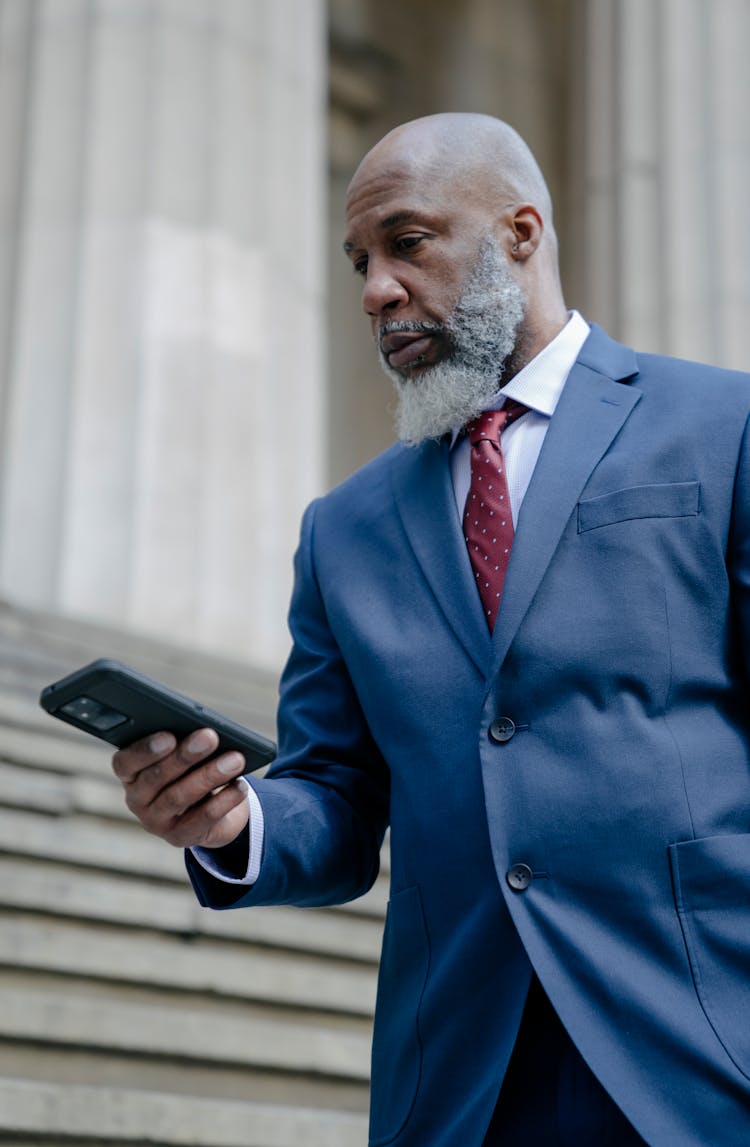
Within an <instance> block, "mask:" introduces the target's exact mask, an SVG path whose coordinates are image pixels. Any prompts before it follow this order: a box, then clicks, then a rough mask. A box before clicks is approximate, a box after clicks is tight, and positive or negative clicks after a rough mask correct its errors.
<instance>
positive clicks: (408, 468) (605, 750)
mask: <svg viewBox="0 0 750 1147" xmlns="http://www.w3.org/2000/svg"><path fill="white" fill-rule="evenodd" d="M748 414H750V378H749V377H748V376H745V375H741V374H734V373H730V372H726V371H720V370H716V369H713V368H710V367H705V366H698V365H696V364H693V363H685V362H679V361H677V360H674V359H666V358H661V357H656V356H651V355H638V356H636V355H635V354H634V352H633V351H631V350H629V349H626V348H624V347H622V346H620V345H618V344H616V343H614V342H612V341H611V340H610V339H609V338H608V337H607V336H606V335H605V334H604V333H603V332H602V331H601V330H598V329H596V328H594V329H593V331H592V333H591V335H590V337H589V339H588V340H587V342H586V343H585V345H584V347H583V349H582V351H581V354H580V356H579V358H578V361H577V363H576V364H575V366H574V367H573V370H572V372H571V374H570V376H569V378H568V380H567V382H566V385H565V389H564V391H563V394H562V397H561V399H560V403H559V405H558V408H557V410H556V412H555V414H554V416H553V418H552V422H551V425H550V428H549V431H548V434H547V437H546V439H545V442H544V446H543V448H542V452H541V455H540V458H539V462H538V464H537V467H536V469H535V472H534V475H533V478H532V481H531V484H530V486H529V489H528V492H527V494H526V497H525V500H524V503H523V506H522V508H521V513H520V517H519V521H518V527H517V531H516V538H515V542H514V546H513V551H512V555H511V563H510V568H509V571H508V576H507V580H506V583H505V592H504V597H503V602H502V607H501V611H500V615H499V619H498V622H497V626H496V629H495V633H494V636H493V637H492V638H491V637H490V635H489V634H488V631H487V628H486V626H485V622H484V619H483V615H482V609H481V605H480V602H479V598H478V595H477V592H476V588H475V586H474V582H473V576H472V573H471V569H470V565H469V562H468V558H467V555H466V550H465V546H464V542H463V538H462V535H461V529H460V524H459V520H458V515H457V513H456V507H455V502H454V500H453V492H452V487H451V479H450V472H449V463H448V448H447V445H446V444H445V443H444V442H441V443H436V442H432V443H428V444H426V445H423V446H421V447H419V448H416V449H413V448H406V447H403V446H396V447H394V448H392V449H391V450H389V451H387V452H386V453H385V454H384V455H382V456H381V457H379V458H377V459H376V460H375V461H374V462H372V463H370V464H369V465H368V466H366V467H365V468H364V469H363V470H361V471H360V472H358V473H357V474H355V475H354V476H353V477H352V478H350V479H349V480H348V481H346V482H345V483H344V484H343V485H341V486H340V487H338V488H337V489H335V490H333V491H332V492H331V493H330V494H328V495H327V496H326V497H324V498H322V499H320V500H319V501H318V502H316V503H314V504H313V505H312V506H311V507H310V509H309V510H308V512H307V514H306V516H305V520H304V524H303V529H302V540H301V544H300V547H299V551H298V554H297V559H296V573H297V576H296V588H295V591H294V597H293V602H292V607H291V615H290V619H291V628H292V633H293V638H294V648H293V652H292V654H291V658H290V661H289V664H288V666H287V669H286V671H285V674H284V678H283V682H282V690H281V704H280V711H279V744H280V755H279V758H278V761H277V763H276V765H275V766H274V768H273V770H272V772H271V774H270V775H269V777H268V778H267V779H264V780H261V781H258V782H257V784H256V787H257V791H258V794H259V796H260V800H261V803H262V805H263V809H264V814H265V818H266V825H267V833H266V844H265V853H264V858H263V865H262V870H261V874H260V878H259V880H258V882H257V883H256V884H255V885H254V886H253V887H252V888H251V889H248V890H247V891H246V893H245V894H244V895H242V896H241V897H240V898H239V899H238V900H236V901H235V906H243V905H252V904H278V903H290V904H301V905H314V904H330V903H333V902H336V901H342V900H346V899H348V898H352V897H355V896H359V895H360V894H361V893H363V892H364V891H365V890H366V889H367V888H368V887H369V886H370V884H371V882H372V881H373V879H374V878H375V875H376V872H377V869H378V850H379V847H380V843H381V840H382V837H383V833H384V830H385V828H386V825H387V824H388V823H389V824H390V827H391V865H392V878H391V885H392V890H391V900H390V904H389V909H388V917H387V924H386V932H385V939H384V948H383V958H382V963H381V972H380V983H379V990H378V1002H377V1010H376V1022H375V1038H374V1051H373V1078H372V1116H371V1143H372V1144H386V1143H388V1144H390V1143H393V1144H394V1145H396V1147H427V1145H429V1147H454V1145H455V1144H456V1143H459V1142H462V1143H466V1144H479V1143H481V1141H482V1138H483V1135H484V1130H485V1128H486V1126H487V1124H488V1122H489V1119H490V1116H491V1113H492V1109H493V1106H494V1103H495V1099H496V1096H497V1093H498V1090H499V1088H500V1084H501V1081H502V1077H503V1073H504V1070H505V1067H506V1064H507V1061H508V1058H509V1055H510V1051H511V1048H512V1045H513V1041H514V1037H515V1034H516V1030H517V1027H518V1023H519V1020H520V1016H521V1011H522V1007H523V1003H524V997H525V993H526V989H527V985H528V983H529V978H530V974H531V968H532V966H533V968H534V969H535V970H536V972H537V974H538V976H539V978H540V980H541V982H542V984H543V986H544V988H545V990H546V991H547V993H548V995H549V996H550V998H551V1000H552V1003H553V1005H554V1007H555V1008H556V1010H557V1011H558V1013H559V1015H560V1017H561V1019H562V1021H563V1023H564V1024H565V1026H566V1027H567V1029H568V1031H569V1032H570V1034H571V1036H572V1038H573V1039H574V1041H575V1042H576V1044H577V1045H578V1047H579V1049H580V1051H581V1053H582V1054H583V1056H584V1057H585V1058H586V1060H587V1061H588V1063H589V1064H590V1066H591V1067H592V1069H593V1070H594V1072H595V1073H596V1074H597V1075H598V1076H599V1078H600V1079H601V1081H602V1083H603V1084H604V1086H605V1087H606V1088H607V1090H608V1091H609V1092H610V1093H611V1095H612V1096H613V1097H614V1099H615V1100H616V1102H617V1103H618V1104H619V1105H620V1106H621V1107H622V1109H623V1110H624V1112H625V1113H626V1115H627V1116H628V1118H629V1119H630V1120H631V1121H632V1123H633V1124H634V1125H635V1127H636V1128H637V1129H638V1131H639V1132H640V1133H641V1135H643V1137H644V1138H645V1139H646V1140H647V1142H648V1143H650V1144H652V1145H654V1147H677V1145H679V1147H706V1145H707V1144H709V1143H710V1144H712V1145H713V1147H745V1145H746V1144H747V1143H748V1142H750V715H749V711H748V664H747V654H748V649H750V476H749V470H748V438H747V420H748ZM499 716H504V717H509V718H511V719H512V721H513V722H514V723H515V726H516V732H515V734H514V735H513V736H512V737H511V738H510V739H509V740H506V741H504V742H497V741H493V740H492V739H491V737H490V735H489V729H490V726H491V723H492V722H493V721H494V720H495V719H496V718H498V717H499ZM519 863H522V864H525V865H527V866H528V868H529V869H530V870H531V872H532V874H533V877H532V879H531V881H530V882H529V884H528V887H526V888H525V890H521V891H517V890H514V889H513V888H512V887H511V886H510V884H509V883H508V881H507V879H506V877H507V873H508V870H509V868H510V867H511V866H512V865H514V864H519ZM191 875H192V877H193V880H194V884H195V885H196V888H197V891H198V895H199V897H200V898H201V900H202V901H203V902H204V903H211V904H213V905H215V906H223V905H226V904H227V903H228V901H229V900H230V899H231V898H232V897H234V896H236V892H235V891H232V893H231V896H230V895H228V894H227V893H226V889H225V888H224V889H222V886H221V885H219V884H218V883H217V882H215V881H212V880H211V878H209V877H207V876H206V875H205V873H203V872H198V871H197V869H196V866H195V865H194V864H191Z"/></svg>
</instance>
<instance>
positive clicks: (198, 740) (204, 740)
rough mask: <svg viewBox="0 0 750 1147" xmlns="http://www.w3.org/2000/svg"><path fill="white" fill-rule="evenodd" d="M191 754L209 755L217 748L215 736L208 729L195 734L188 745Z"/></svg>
mask: <svg viewBox="0 0 750 1147" xmlns="http://www.w3.org/2000/svg"><path fill="white" fill-rule="evenodd" d="M186 748H187V751H188V752H189V753H209V752H210V751H211V749H213V748H215V741H214V735H213V733H211V732H210V731H209V730H208V729H199V730H198V732H197V733H193V735H192V737H191V738H190V740H189V741H188V743H187V745H186Z"/></svg>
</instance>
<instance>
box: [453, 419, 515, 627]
mask: <svg viewBox="0 0 750 1147" xmlns="http://www.w3.org/2000/svg"><path fill="white" fill-rule="evenodd" d="M527 410H528V407H527V406H522V405H521V403H520V402H515V401H514V400H513V399H512V398H508V399H506V401H505V405H504V406H503V408H502V410H488V411H486V412H485V413H484V414H482V415H480V416H479V418H476V419H475V420H474V421H473V422H469V423H468V425H467V427H466V433H467V434H468V436H469V441H470V442H471V485H470V487H469V493H468V495H467V498H466V509H465V511H464V520H463V526H464V537H465V538H466V545H467V548H468V550H469V557H470V558H471V564H472V568H473V570H474V577H475V578H476V583H477V588H478V590H479V596H480V597H481V599H482V605H483V606H484V614H485V617H486V618H487V625H488V626H489V630H490V633H492V631H493V629H494V628H495V619H496V618H497V611H498V609H499V607H500V599H501V597H502V593H503V583H504V582H505V573H506V570H507V568H508V562H509V560H510V550H511V546H512V545H513V518H512V515H511V512H510V496H509V494H508V482H507V479H506V476H505V459H504V457H503V449H502V446H501V438H500V436H501V434H502V432H503V430H505V428H506V426H509V425H510V423H511V422H515V420H516V419H517V418H520V417H521V415H522V414H526V412H527Z"/></svg>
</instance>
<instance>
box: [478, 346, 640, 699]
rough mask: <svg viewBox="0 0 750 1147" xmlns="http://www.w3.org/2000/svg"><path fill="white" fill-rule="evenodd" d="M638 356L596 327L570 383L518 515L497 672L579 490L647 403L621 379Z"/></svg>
mask: <svg viewBox="0 0 750 1147" xmlns="http://www.w3.org/2000/svg"><path fill="white" fill-rule="evenodd" d="M635 373H637V363H636V358H635V354H634V353H633V351H631V350H629V349H627V348H626V347H622V346H620V345H619V344H617V343H614V342H612V340H611V339H609V338H608V337H607V336H606V335H605V334H604V332H603V331H601V330H599V329H598V328H596V327H594V328H593V329H592V334H591V335H590V336H589V339H588V340H587V341H586V343H585V344H584V347H583V349H582V351H581V354H580V356H579V358H578V361H577V362H576V363H575V365H574V366H573V369H572V371H571V372H570V375H569V376H568V379H567V381H566V383H565V387H564V389H563V392H562V395H561V396H560V401H559V403H558V406H557V409H556V411H555V413H554V415H553V417H552V421H551V423H550V427H549V430H548V432H547V435H546V438H545V440H544V445H543V446H542V450H541V453H540V455H539V460H538V462H537V464H536V468H535V470H534V474H533V477H532V479H531V482H530V483H529V488H528V490H527V492H526V496H525V498H524V501H523V505H522V507H521V511H520V514H519V520H518V527H517V530H516V535H515V539H514V541H513V550H512V552H511V559H510V565H509V567H508V574H507V577H506V581H505V587H504V590H503V600H502V604H501V607H500V613H499V615H498V619H497V623H496V625H495V632H494V637H493V652H492V658H491V671H490V672H491V676H492V677H494V676H495V675H496V673H497V672H498V670H499V668H500V666H501V665H502V662H503V660H504V659H505V656H506V654H507V652H508V649H509V647H510V644H511V642H512V640H513V638H514V637H515V634H516V632H517V630H518V627H519V625H520V624H521V622H522V621H523V618H524V616H525V614H526V611H527V610H528V608H529V606H530V605H531V603H532V601H533V599H534V595H535V594H536V592H537V589H538V588H539V584H540V582H541V580H542V578H543V577H544V574H545V572H546V570H547V566H548V565H549V562H550V560H551V558H552V556H553V554H554V552H555V550H556V548H557V546H558V543H559V541H560V537H561V536H562V533H563V530H564V529H565V526H566V525H567V523H568V521H569V519H570V516H571V514H572V513H573V510H574V509H575V505H576V502H577V501H578V498H579V496H580V493H581V490H582V489H583V487H584V486H585V484H586V482H587V480H588V478H589V475H590V474H591V472H592V471H593V469H594V467H595V466H596V465H597V463H598V462H599V460H600V459H601V458H602V456H603V455H604V454H605V453H606V451H607V450H608V449H609V447H610V445H611V443H612V442H613V440H614V438H615V437H616V435H617V434H618V433H619V431H620V429H621V427H622V426H623V424H624V423H625V421H626V420H627V418H628V417H629V415H630V412H631V411H632V409H633V407H634V406H635V405H636V403H637V402H638V401H639V399H640V397H641V391H639V390H638V389H637V388H635V387H633V386H623V385H622V382H621V381H616V380H618V379H620V380H622V379H625V378H628V377H631V376H632V375H634V374H635Z"/></svg>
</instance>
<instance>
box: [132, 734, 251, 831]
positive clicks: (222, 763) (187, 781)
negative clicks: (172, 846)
mask: <svg viewBox="0 0 750 1147" xmlns="http://www.w3.org/2000/svg"><path fill="white" fill-rule="evenodd" d="M187 751H188V750H185V752H187ZM178 755H179V750H178ZM173 767H174V766H173V763H172V758H171V757H168V758H167V759H166V760H165V761H161V762H157V764H156V765H153V766H151V767H150V768H148V769H145V770H144V771H143V772H142V773H141V774H140V776H139V777H138V778H137V779H136V780H135V781H134V782H133V784H132V785H131V786H130V787H129V789H127V790H126V801H127V804H128V807H129V808H130V809H131V811H132V812H134V813H135V814H136V816H137V817H138V818H139V819H140V820H141V821H142V822H143V824H144V825H145V826H146V827H147V828H148V829H149V831H150V832H155V833H157V835H160V836H161V835H164V833H165V832H166V831H169V830H170V829H171V827H172V825H173V824H175V823H176V821H178V820H179V819H180V818H181V817H183V816H184V815H185V814H186V813H187V812H188V811H189V810H190V809H192V808H193V807H194V806H197V805H200V804H202V803H203V802H205V801H206V800H207V798H208V797H209V796H210V795H211V794H212V793H214V792H216V791H217V790H218V789H221V788H223V787H224V786H226V785H227V783H228V782H231V781H232V780H233V779H234V778H236V777H238V776H239V775H240V773H242V771H243V769H244V768H245V758H244V757H243V755H242V753H237V752H230V753H223V754H222V755H221V756H220V757H215V758H213V759H212V760H210V761H208V762H207V763H206V764H203V765H199V766H195V765H194V764H193V763H191V764H190V766H189V767H188V770H187V772H185V771H184V769H185V766H184V764H183V765H181V766H180V767H181V768H182V770H183V771H182V772H179V773H177V774H176V775H173V776H171V777H170V776H169V775H168V774H170V773H171V771H172V769H173Z"/></svg>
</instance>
